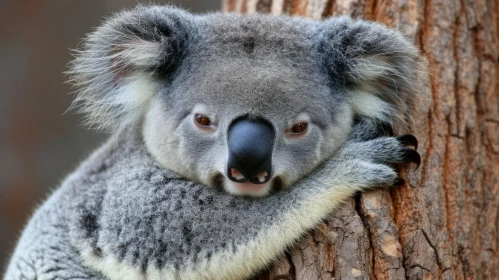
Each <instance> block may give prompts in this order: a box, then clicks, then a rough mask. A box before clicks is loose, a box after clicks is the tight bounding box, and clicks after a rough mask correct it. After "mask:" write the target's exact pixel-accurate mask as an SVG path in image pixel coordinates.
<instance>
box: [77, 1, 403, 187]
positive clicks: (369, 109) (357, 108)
mask: <svg viewBox="0 0 499 280" xmlns="http://www.w3.org/2000/svg"><path fill="white" fill-rule="evenodd" d="M84 47H85V49H84V51H82V52H81V53H79V54H77V58H76V59H75V61H74V62H73V67H72V70H71V73H72V74H73V81H74V82H75V84H76V85H77V86H81V90H80V92H79V95H78V97H77V102H81V103H80V104H81V108H82V110H83V111H84V112H86V113H88V118H89V121H90V122H91V123H96V124H98V125H100V126H105V127H113V126H118V125H119V124H121V123H129V122H141V124H142V126H141V127H142V129H143V138H144V142H145V144H146V147H147V149H148V151H149V152H150V153H151V154H152V155H153V156H154V157H155V158H156V159H157V160H158V162H159V163H160V164H161V165H163V166H164V167H166V168H168V169H170V170H172V171H174V172H176V173H178V174H179V175H181V176H183V177H186V178H189V179H191V180H194V181H196V182H199V183H202V184H204V185H206V186H208V187H213V188H221V189H223V190H225V191H227V192H229V193H232V194H236V195H248V196H264V195H267V194H269V193H270V192H272V191H273V190H279V189H281V188H288V187H290V186H291V185H292V184H293V183H295V182H296V181H297V180H299V179H301V178H303V177H304V176H306V175H307V174H308V173H310V171H311V170H313V169H314V168H315V167H317V166H318V165H319V164H320V163H321V162H323V161H324V160H326V159H327V158H329V157H330V156H332V155H333V154H334V152H335V151H336V150H337V149H338V148H339V147H340V146H341V145H342V144H343V143H344V142H345V141H346V139H347V137H348V135H349V133H350V130H351V127H352V123H353V119H354V118H356V119H358V118H371V119H373V120H376V121H383V122H388V123H391V119H389V117H390V116H391V115H394V112H396V111H397V109H399V108H397V109H395V108H396V106H397V105H398V106H399V107H400V108H401V110H403V104H404V102H403V101H402V99H403V96H404V91H403V90H402V89H404V88H405V87H404V86H405V84H404V83H406V81H408V80H409V79H408V78H407V77H406V76H404V75H402V74H406V73H408V72H409V71H410V70H412V69H410V66H411V64H410V63H409V62H411V61H412V60H411V59H412V58H411V56H412V55H413V53H412V49H411V47H410V44H407V43H406V42H405V40H403V39H402V38H401V36H400V35H399V34H398V33H393V32H391V31H389V30H387V29H385V28H382V27H380V26H378V25H375V24H368V23H362V22H360V23H359V22H353V21H351V20H349V19H346V18H342V19H337V20H330V21H327V22H317V21H312V20H305V19H298V18H290V17H271V16H248V17H245V16H240V15H223V14H212V15H204V16H193V15H190V14H187V13H185V12H183V11H180V10H176V9H172V8H168V7H140V8H138V9H135V10H133V11H129V12H124V13H121V14H118V15H117V16H115V17H114V18H112V19H110V20H108V22H106V24H105V25H104V26H102V27H101V28H99V29H98V30H97V31H96V32H95V33H93V34H91V35H90V36H89V38H88V39H87V41H86V43H85V46H84ZM395 115H396V114H395Z"/></svg>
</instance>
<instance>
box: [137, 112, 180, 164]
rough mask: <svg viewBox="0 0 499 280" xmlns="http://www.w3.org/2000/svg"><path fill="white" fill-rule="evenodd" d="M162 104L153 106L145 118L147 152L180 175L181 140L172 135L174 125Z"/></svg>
mask: <svg viewBox="0 0 499 280" xmlns="http://www.w3.org/2000/svg"><path fill="white" fill-rule="evenodd" d="M170 119H171V117H169V116H167V115H166V114H165V112H164V108H162V106H161V105H160V104H153V105H152V106H151V108H150V110H149V111H148V113H147V114H146V115H145V117H144V123H143V128H142V135H143V139H144V142H145V145H146V148H147V150H148V151H149V152H150V153H151V154H152V155H153V156H154V158H155V159H156V160H157V161H158V162H159V163H160V164H161V165H162V166H164V167H165V168H168V169H171V170H173V171H175V172H177V173H179V171H180V168H179V167H181V166H182V164H181V162H179V160H178V159H179V157H178V153H179V152H181V150H180V138H179V137H178V136H177V135H176V134H175V133H172V131H174V129H173V125H174V124H173V123H172V121H170ZM177 169H179V170H177Z"/></svg>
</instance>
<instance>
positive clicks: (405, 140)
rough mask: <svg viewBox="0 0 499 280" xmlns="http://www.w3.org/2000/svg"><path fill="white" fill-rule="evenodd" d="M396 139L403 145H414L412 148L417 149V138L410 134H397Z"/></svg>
mask: <svg viewBox="0 0 499 280" xmlns="http://www.w3.org/2000/svg"><path fill="white" fill-rule="evenodd" d="M397 140H398V141H399V142H400V143H402V144H403V145H409V146H414V149H415V150H417V149H418V139H417V138H416V137H415V136H414V135H412V134H404V135H400V136H397Z"/></svg>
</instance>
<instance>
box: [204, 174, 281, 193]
mask: <svg viewBox="0 0 499 280" xmlns="http://www.w3.org/2000/svg"><path fill="white" fill-rule="evenodd" d="M242 181H243V182H234V181H233V180H231V179H229V178H227V176H225V175H223V174H222V173H218V174H217V175H216V176H215V177H214V178H213V180H212V182H213V184H214V185H215V186H216V188H217V189H218V190H221V191H224V192H227V193H229V194H232V195H237V196H249V197H263V196H267V195H271V194H273V193H275V192H277V191H279V190H281V189H283V188H284V182H283V180H282V179H281V177H280V176H273V178H271V179H270V180H268V181H267V182H266V183H263V184H262V183H260V184H254V183H252V182H250V181H248V180H242Z"/></svg>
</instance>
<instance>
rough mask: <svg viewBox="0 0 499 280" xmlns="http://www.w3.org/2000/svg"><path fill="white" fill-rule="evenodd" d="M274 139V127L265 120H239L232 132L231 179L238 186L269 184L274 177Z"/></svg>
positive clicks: (230, 152)
mask: <svg viewBox="0 0 499 280" xmlns="http://www.w3.org/2000/svg"><path fill="white" fill-rule="evenodd" d="M274 139H275V131H274V128H273V127H272V125H271V124H270V123H268V122H267V121H265V120H252V119H248V118H241V119H237V120H235V121H234V122H233V123H232V124H231V125H230V127H229V132H228V147H229V159H228V162H227V177H228V178H229V179H230V180H232V181H234V182H238V183H243V182H246V181H248V180H249V181H250V182H251V183H254V184H263V183H266V182H268V181H269V180H270V178H271V174H272V151H273V149H274Z"/></svg>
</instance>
